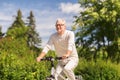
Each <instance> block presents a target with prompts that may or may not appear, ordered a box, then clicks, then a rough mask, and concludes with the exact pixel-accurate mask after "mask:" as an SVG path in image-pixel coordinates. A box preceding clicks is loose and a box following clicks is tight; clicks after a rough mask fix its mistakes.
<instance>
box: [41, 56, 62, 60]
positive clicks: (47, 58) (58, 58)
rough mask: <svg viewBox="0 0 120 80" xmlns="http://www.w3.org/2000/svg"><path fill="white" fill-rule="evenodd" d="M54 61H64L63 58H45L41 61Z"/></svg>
mask: <svg viewBox="0 0 120 80" xmlns="http://www.w3.org/2000/svg"><path fill="white" fill-rule="evenodd" d="M45 60H46V61H54V60H62V57H55V58H53V57H51V56H50V57H45V58H43V59H41V61H45Z"/></svg>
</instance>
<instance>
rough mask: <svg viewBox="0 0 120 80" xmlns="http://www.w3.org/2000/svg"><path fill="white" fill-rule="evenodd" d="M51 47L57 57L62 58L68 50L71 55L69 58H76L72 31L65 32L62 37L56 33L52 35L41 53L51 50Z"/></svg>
mask: <svg viewBox="0 0 120 80" xmlns="http://www.w3.org/2000/svg"><path fill="white" fill-rule="evenodd" d="M52 46H54V48H55V51H56V55H57V56H58V57H62V56H63V55H64V54H66V52H67V51H68V50H71V51H72V53H71V55H70V56H69V57H75V58H78V54H77V50H76V47H75V42H74V33H73V32H72V31H69V30H66V31H65V32H64V34H62V35H59V34H58V33H57V32H56V33H54V34H52V35H51V36H50V39H49V41H48V43H47V45H46V46H45V47H44V49H43V51H42V52H45V53H47V52H48V51H49V50H50V49H52Z"/></svg>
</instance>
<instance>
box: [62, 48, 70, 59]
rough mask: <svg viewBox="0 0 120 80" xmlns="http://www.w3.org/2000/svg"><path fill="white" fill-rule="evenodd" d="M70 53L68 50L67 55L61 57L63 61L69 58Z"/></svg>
mask: <svg viewBox="0 0 120 80" xmlns="http://www.w3.org/2000/svg"><path fill="white" fill-rule="evenodd" d="M71 53H72V51H70V50H68V51H67V53H66V54H65V55H63V56H62V58H63V59H66V58H68V57H69V56H70V54H71Z"/></svg>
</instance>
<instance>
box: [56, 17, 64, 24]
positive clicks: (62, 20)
mask: <svg viewBox="0 0 120 80" xmlns="http://www.w3.org/2000/svg"><path fill="white" fill-rule="evenodd" d="M59 21H61V22H62V23H63V24H64V25H66V21H65V20H64V19H62V18H58V19H57V20H56V24H57V22H59Z"/></svg>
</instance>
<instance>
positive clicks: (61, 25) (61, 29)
mask: <svg viewBox="0 0 120 80" xmlns="http://www.w3.org/2000/svg"><path fill="white" fill-rule="evenodd" d="M55 26H56V30H57V32H58V34H60V35H62V34H63V33H64V32H65V30H66V25H65V20H62V19H58V20H57V21H56V25H55Z"/></svg>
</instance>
